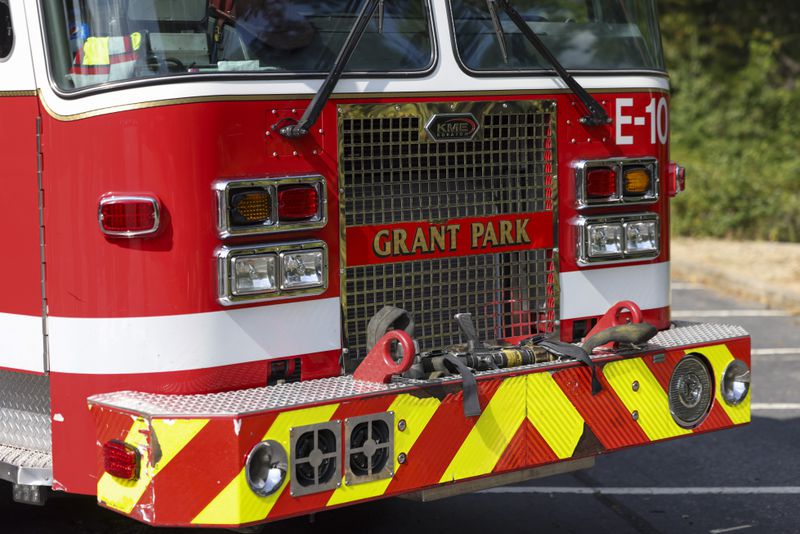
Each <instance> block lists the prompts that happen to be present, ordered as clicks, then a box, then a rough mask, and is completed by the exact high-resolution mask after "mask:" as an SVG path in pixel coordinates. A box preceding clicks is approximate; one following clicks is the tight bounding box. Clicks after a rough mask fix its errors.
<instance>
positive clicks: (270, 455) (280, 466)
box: [244, 440, 289, 497]
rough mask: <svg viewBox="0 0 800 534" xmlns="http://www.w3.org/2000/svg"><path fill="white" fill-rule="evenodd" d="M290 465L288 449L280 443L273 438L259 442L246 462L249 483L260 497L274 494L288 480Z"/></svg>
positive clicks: (246, 474) (245, 470)
mask: <svg viewBox="0 0 800 534" xmlns="http://www.w3.org/2000/svg"><path fill="white" fill-rule="evenodd" d="M288 466H289V462H288V461H287V457H286V450H284V448H283V447H282V446H281V444H280V443H278V442H277V441H272V440H267V441H262V442H261V443H257V444H256V446H255V447H253V449H252V450H251V451H250V454H249V455H248V456H247V462H246V464H245V469H244V472H245V477H246V478H247V485H248V486H250V489H251V490H252V492H253V493H255V494H256V495H258V496H260V497H266V496H267V495H272V494H273V493H275V492H276V491H278V490H279V489H280V488H281V486H283V483H284V482H285V481H286V472H287V470H288Z"/></svg>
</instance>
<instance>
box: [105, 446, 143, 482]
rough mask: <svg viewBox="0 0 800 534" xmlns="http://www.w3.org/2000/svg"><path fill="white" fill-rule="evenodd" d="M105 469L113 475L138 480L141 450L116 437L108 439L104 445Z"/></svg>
mask: <svg viewBox="0 0 800 534" xmlns="http://www.w3.org/2000/svg"><path fill="white" fill-rule="evenodd" d="M103 469H104V470H105V472H106V473H108V474H109V475H111V476H112V477H116V478H122V479H124V480H136V479H137V478H139V451H137V450H136V448H135V447H133V445H129V444H127V443H123V442H122V441H119V440H116V439H115V440H111V441H108V442H106V444H105V445H103Z"/></svg>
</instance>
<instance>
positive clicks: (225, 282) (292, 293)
mask: <svg viewBox="0 0 800 534" xmlns="http://www.w3.org/2000/svg"><path fill="white" fill-rule="evenodd" d="M314 249H321V250H322V252H323V254H322V286H319V287H311V288H301V289H294V290H292V289H289V290H286V289H281V288H280V281H281V279H282V276H281V271H282V269H283V266H282V264H281V261H280V260H281V256H282V253H285V252H295V251H296V252H300V251H307V250H314ZM259 254H275V255H276V256H277V260H278V262H277V266H276V272H275V274H276V278H275V280H276V283H277V288H276V289H275V290H273V291H270V292H269V293H266V292H264V293H254V294H250V295H234V292H233V286H232V284H231V276H232V274H233V273H232V270H231V260H233V259H234V258H237V257H243V256H254V255H259ZM216 259H217V290H218V300H219V303H220V304H222V305H223V306H235V305H237V304H255V303H258V302H266V301H273V300H285V299H289V298H298V297H308V296H314V295H321V294H322V293H324V292H325V291H327V290H328V245H327V244H326V243H325V242H324V241H298V242H293V243H279V244H275V245H260V246H252V245H249V246H248V245H245V246H237V247H228V246H223V247H220V248H219V249H218V250H217V252H216Z"/></svg>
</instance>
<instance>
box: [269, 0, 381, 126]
mask: <svg viewBox="0 0 800 534" xmlns="http://www.w3.org/2000/svg"><path fill="white" fill-rule="evenodd" d="M382 4H383V0H367V1H366V2H364V7H362V8H361V12H360V13H359V14H358V18H356V22H355V24H353V27H352V28H351V29H350V34H349V35H348V36H347V39H346V40H345V42H344V44H343V45H342V49H341V50H339V55H338V57H337V58H336V61H335V62H334V63H333V67H331V70H330V72H328V75H327V76H326V77H325V81H324V82H322V86H321V87H320V88H319V91H317V94H316V95H314V99H313V100H312V101H311V103H310V104H309V106H308V107H307V108H306V110H305V112H304V113H303V116H302V117H300V120H299V121H298V122H297V124H290V125H287V126H283V127H280V123H278V124H276V125H275V126H274V128H278V131H279V132H280V134H281V135H282V136H284V137H288V138H291V139H296V138H298V137H303V136H305V135H308V132H309V131H310V130H311V128H312V127H313V126H314V123H315V122H317V119H319V116H320V114H321V113H322V110H323V109H324V108H325V104H326V103H327V102H328V99H329V98H330V97H331V94H332V93H333V90H334V88H335V87H336V84H337V83H338V82H339V79H340V78H341V77H342V73H343V72H344V68H345V67H346V66H347V62H348V61H350V57H351V56H352V55H353V52H355V50H356V47H357V46H358V43H359V41H361V36H363V35H364V32H365V31H366V29H367V25H369V21H370V20H371V19H372V15H374V14H375V9H376V8H377V7H378V5H382ZM382 18H383V17H382V16H381V19H382ZM379 23H380V24H379V25H381V26H382V20H381V21H379Z"/></svg>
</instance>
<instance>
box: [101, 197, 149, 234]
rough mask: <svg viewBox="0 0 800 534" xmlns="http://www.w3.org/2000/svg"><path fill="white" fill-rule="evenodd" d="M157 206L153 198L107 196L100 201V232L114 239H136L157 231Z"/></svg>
mask: <svg viewBox="0 0 800 534" xmlns="http://www.w3.org/2000/svg"><path fill="white" fill-rule="evenodd" d="M159 211H160V210H159V204H158V200H156V199H155V198H153V197H126V196H114V195H111V196H107V197H104V198H102V199H100V207H99V213H98V220H99V222H100V230H102V231H103V233H104V234H106V235H110V236H114V237H137V236H143V235H148V234H153V233H155V232H156V231H158V225H159Z"/></svg>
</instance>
